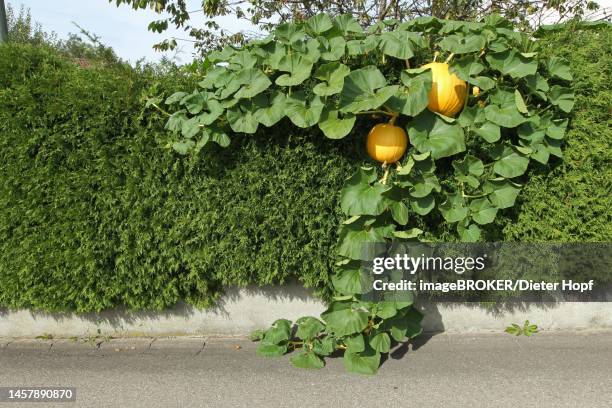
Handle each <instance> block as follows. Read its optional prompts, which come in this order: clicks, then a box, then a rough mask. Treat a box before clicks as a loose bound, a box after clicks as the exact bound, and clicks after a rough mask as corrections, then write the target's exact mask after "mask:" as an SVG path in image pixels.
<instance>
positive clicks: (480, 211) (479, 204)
mask: <svg viewBox="0 0 612 408" xmlns="http://www.w3.org/2000/svg"><path fill="white" fill-rule="evenodd" d="M470 214H471V216H472V219H473V220H474V221H476V222H477V223H478V224H480V225H484V224H490V223H492V222H493V220H495V216H496V215H497V207H495V206H494V205H493V204H491V202H490V201H489V200H488V199H487V198H486V197H482V198H477V199H475V200H473V201H472V202H471V203H470Z"/></svg>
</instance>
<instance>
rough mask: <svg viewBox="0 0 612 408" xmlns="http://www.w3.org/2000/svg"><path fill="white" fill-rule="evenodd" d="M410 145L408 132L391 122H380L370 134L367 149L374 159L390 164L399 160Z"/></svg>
mask: <svg viewBox="0 0 612 408" xmlns="http://www.w3.org/2000/svg"><path fill="white" fill-rule="evenodd" d="M406 147H408V137H407V136H406V132H405V131H404V129H402V128H401V127H399V126H395V125H393V124H391V123H379V124H378V125H376V126H374V127H373V128H372V130H370V133H369V134H368V139H367V142H366V150H367V151H368V154H369V155H370V157H371V158H373V159H374V160H376V161H378V162H381V163H384V162H387V163H389V164H391V163H395V162H396V161H398V160H399V159H400V158H401V157H402V156H403V155H404V152H405V151H406Z"/></svg>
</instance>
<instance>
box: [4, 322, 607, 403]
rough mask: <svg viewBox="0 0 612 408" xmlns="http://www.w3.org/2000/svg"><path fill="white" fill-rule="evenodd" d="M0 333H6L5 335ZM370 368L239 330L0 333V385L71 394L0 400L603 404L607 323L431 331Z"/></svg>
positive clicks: (605, 390) (604, 398)
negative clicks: (322, 360) (268, 354)
mask: <svg viewBox="0 0 612 408" xmlns="http://www.w3.org/2000/svg"><path fill="white" fill-rule="evenodd" d="M7 343H8V344H7ZM422 343H423V341H422V340H421V341H420V342H419V343H417V344H414V345H410V346H400V347H399V348H398V349H396V350H395V351H394V352H393V353H392V355H391V356H390V358H389V359H388V360H387V361H386V362H385V363H384V364H383V366H382V367H381V369H380V371H379V374H378V375H377V376H371V377H368V376H359V375H351V374H347V373H345V372H344V368H343V365H342V359H341V358H336V359H328V360H327V367H326V368H324V369H323V370H316V371H310V370H299V369H295V368H293V367H292V366H291V365H290V363H289V361H288V358H287V357H283V358H278V359H265V358H260V357H257V356H256V355H255V347H256V344H253V343H250V342H249V341H248V340H244V339H211V338H209V339H206V338H188V339H186V338H181V339H132V340H123V339H116V340H107V341H103V340H102V339H93V341H89V342H83V341H74V340H46V341H43V340H38V341H12V342H9V340H1V339H0V386H72V387H76V388H77V401H76V403H64V404H55V405H50V404H46V403H36V404H32V403H29V404H23V403H21V404H17V403H0V407H4V406H6V407H17V406H26V407H33V408H37V407H43V406H46V407H49V406H58V407H71V406H74V407H97V408H98V407H121V408H124V407H125V408H132V407H133V408H139V407H146V408H157V407H164V408H167V407H266V408H268V407H270V408H275V407H292V408H300V407H334V408H339V407H350V408H354V407H360V406H364V407H385V408H386V407H419V408H421V407H495V408H501V407H538V408H546V407H555V408H561V407H572V408H580V407H588V408H598V407H602V408H603V407H606V408H609V407H612V333H610V332H607V333H601V332H600V333H593V332H591V333H584V332H582V333H580V332H579V333H556V334H547V333H539V334H537V335H536V336H535V337H533V338H514V337H512V336H510V335H507V334H505V333H503V334H486V335H482V334H481V335H465V334H464V335H449V334H438V335H436V336H433V337H431V338H430V339H429V340H428V341H426V342H425V343H424V344H422Z"/></svg>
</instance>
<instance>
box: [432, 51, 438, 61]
mask: <svg viewBox="0 0 612 408" xmlns="http://www.w3.org/2000/svg"><path fill="white" fill-rule="evenodd" d="M439 55H440V52H439V51H436V52H434V59H433V61H432V62H436V60H437V59H438V56H439Z"/></svg>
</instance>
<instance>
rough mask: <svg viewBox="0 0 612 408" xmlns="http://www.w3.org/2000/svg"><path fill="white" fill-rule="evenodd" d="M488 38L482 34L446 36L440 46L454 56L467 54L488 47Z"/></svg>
mask: <svg viewBox="0 0 612 408" xmlns="http://www.w3.org/2000/svg"><path fill="white" fill-rule="evenodd" d="M486 42H487V40H486V38H485V37H484V35H480V34H471V33H470V34H467V35H459V34H453V35H449V36H446V37H445V38H444V39H443V40H442V41H440V43H439V45H440V48H442V49H443V50H445V51H448V52H452V53H454V54H466V53H468V52H476V51H480V50H481V49H483V48H484V47H485V45H486Z"/></svg>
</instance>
